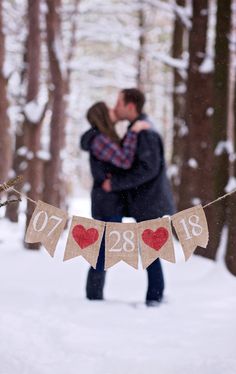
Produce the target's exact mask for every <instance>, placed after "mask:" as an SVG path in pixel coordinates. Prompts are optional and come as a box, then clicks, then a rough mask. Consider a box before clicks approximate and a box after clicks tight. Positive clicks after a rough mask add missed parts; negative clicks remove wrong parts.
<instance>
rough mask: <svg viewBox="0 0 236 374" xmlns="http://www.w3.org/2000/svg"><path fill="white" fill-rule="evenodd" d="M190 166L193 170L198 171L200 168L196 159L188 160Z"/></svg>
mask: <svg viewBox="0 0 236 374" xmlns="http://www.w3.org/2000/svg"><path fill="white" fill-rule="evenodd" d="M188 165H189V166H190V167H191V168H193V169H197V167H198V163H197V161H196V160H195V158H190V159H189V160H188Z"/></svg>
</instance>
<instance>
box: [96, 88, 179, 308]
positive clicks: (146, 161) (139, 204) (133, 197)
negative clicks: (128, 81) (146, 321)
mask: <svg viewBox="0 0 236 374" xmlns="http://www.w3.org/2000/svg"><path fill="white" fill-rule="evenodd" d="M144 103H145V97H144V95H143V93H142V92H141V91H140V90H138V89H135V88H131V89H124V90H122V91H121V92H120V93H119V96H118V100H117V103H116V106H115V113H116V115H117V117H118V119H119V120H125V119H126V120H128V121H129V122H130V125H129V128H130V127H132V125H133V124H134V123H135V122H136V121H137V120H146V121H148V117H147V116H146V114H144V113H143V106H144ZM102 187H103V189H104V190H105V191H106V192H120V193H124V192H125V194H126V199H127V200H126V201H127V203H126V204H127V206H126V207H125V208H126V212H127V213H126V214H127V215H128V216H130V217H133V218H135V220H136V221H137V222H140V221H145V220H150V219H155V218H158V217H162V216H163V215H172V214H173V213H174V211H175V208H174V202H173V197H172V192H171V189H170V185H169V181H168V179H167V176H166V168H165V160H164V150H163V144H162V140H161V138H160V136H159V134H158V133H157V132H155V131H154V130H153V129H148V130H143V131H141V132H140V133H139V134H138V143H137V150H136V155H135V159H134V162H133V164H132V167H131V169H129V170H121V169H119V170H118V171H116V173H115V174H113V175H112V176H111V177H110V178H109V179H106V180H105V181H104V182H103V185H102ZM147 273H148V290H147V294H146V304H147V305H148V306H154V305H158V304H159V303H160V302H161V301H162V299H163V292H164V277H163V272H162V267H161V263H160V260H159V259H157V260H155V261H154V262H153V263H152V264H151V265H150V266H149V267H148V268H147Z"/></svg>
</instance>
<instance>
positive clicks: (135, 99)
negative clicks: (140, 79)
mask: <svg viewBox="0 0 236 374" xmlns="http://www.w3.org/2000/svg"><path fill="white" fill-rule="evenodd" d="M121 92H122V93H123V95H124V102H125V104H129V103H133V104H134V105H135V107H136V110H137V112H138V114H141V113H142V110H143V106H144V104H145V96H144V94H143V93H142V91H140V90H139V89H137V88H125V89H123V90H122V91H121Z"/></svg>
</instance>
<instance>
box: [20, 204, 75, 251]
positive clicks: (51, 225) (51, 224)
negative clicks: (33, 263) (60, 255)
mask: <svg viewBox="0 0 236 374" xmlns="http://www.w3.org/2000/svg"><path fill="white" fill-rule="evenodd" d="M67 218H68V216H67V213H65V212H64V211H62V210H61V209H59V208H56V207H54V206H52V205H49V204H46V203H44V202H43V201H40V200H39V201H38V203H37V205H36V208H35V210H34V213H33V215H32V217H31V220H30V223H29V225H28V228H27V231H26V235H25V242H26V243H42V244H43V246H44V247H45V248H46V250H47V251H48V253H49V254H50V256H52V257H53V256H54V253H55V250H56V245H57V243H58V240H59V238H60V235H61V233H62V231H63V229H64V227H65V225H66V221H67Z"/></svg>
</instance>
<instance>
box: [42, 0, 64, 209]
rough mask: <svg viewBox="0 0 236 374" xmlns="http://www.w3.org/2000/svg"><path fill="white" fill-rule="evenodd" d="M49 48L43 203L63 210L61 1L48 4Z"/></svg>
mask: <svg viewBox="0 0 236 374" xmlns="http://www.w3.org/2000/svg"><path fill="white" fill-rule="evenodd" d="M47 6H48V12H47V16H46V23H47V46H48V55H49V65H50V73H51V81H52V85H53V91H52V101H53V106H52V118H51V141H50V155H51V158H50V161H49V162H48V163H47V165H46V173H45V191H44V192H45V193H44V200H45V201H46V202H48V203H49V204H52V205H54V206H57V207H60V206H61V205H62V203H63V201H62V200H63V197H62V196H61V192H62V191H63V190H64V188H61V184H62V183H63V181H62V158H61V151H62V149H63V147H64V143H65V131H64V130H65V129H64V127H65V107H66V104H65V93H66V92H67V83H68V82H67V71H66V69H65V67H64V65H63V56H62V53H63V51H62V46H61V45H60V31H61V30H60V28H61V25H60V24H61V20H60V15H59V13H58V12H59V8H60V1H59V0H47Z"/></svg>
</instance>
